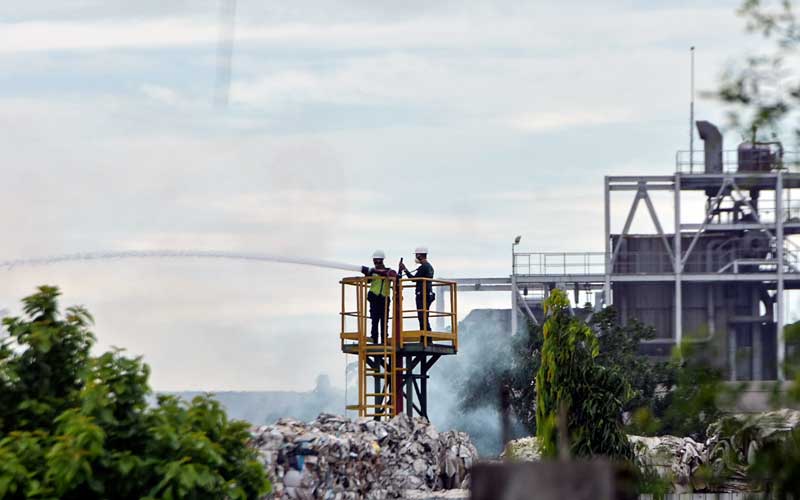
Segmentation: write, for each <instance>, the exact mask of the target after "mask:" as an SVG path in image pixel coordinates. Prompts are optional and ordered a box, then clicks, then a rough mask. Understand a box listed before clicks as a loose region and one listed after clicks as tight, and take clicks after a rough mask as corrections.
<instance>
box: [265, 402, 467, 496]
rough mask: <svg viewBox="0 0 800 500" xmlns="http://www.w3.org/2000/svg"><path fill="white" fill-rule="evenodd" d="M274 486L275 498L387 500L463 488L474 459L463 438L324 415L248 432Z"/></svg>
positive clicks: (414, 425)
mask: <svg viewBox="0 0 800 500" xmlns="http://www.w3.org/2000/svg"><path fill="white" fill-rule="evenodd" d="M253 434H254V437H253V445H254V446H255V447H257V448H258V449H259V451H260V452H261V457H262V460H263V462H264V464H265V466H266V467H267V469H268V470H269V473H270V478H271V479H272V481H273V493H272V498H297V499H317V498H325V499H336V500H346V499H356V498H367V499H375V500H377V499H384V498H399V497H401V496H403V495H404V492H405V491H406V490H416V491H439V490H443V489H447V488H459V487H463V488H466V487H467V485H468V483H469V469H470V467H471V466H472V464H473V462H475V460H476V459H477V456H478V453H477V451H476V450H475V447H474V446H473V445H472V443H471V442H470V439H469V436H467V434H465V433H463V432H455V431H448V432H437V430H436V429H435V428H434V427H433V426H432V425H431V424H430V423H428V422H427V421H426V420H424V419H421V418H414V419H412V418H409V417H407V416H405V415H401V416H397V417H395V418H394V419H392V420H389V421H383V422H376V421H374V420H366V419H362V420H355V421H354V420H350V419H347V418H343V417H338V416H334V415H328V414H322V415H320V416H319V417H318V418H317V419H316V420H314V421H312V422H309V423H304V422H298V421H296V420H291V419H281V420H279V421H278V422H277V423H275V424H274V425H268V426H262V427H258V428H256V429H254V431H253Z"/></svg>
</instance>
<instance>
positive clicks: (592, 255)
mask: <svg viewBox="0 0 800 500" xmlns="http://www.w3.org/2000/svg"><path fill="white" fill-rule="evenodd" d="M605 269H606V254H605V253H604V252H530V253H515V254H514V274H516V275H518V276H525V275H528V276H532V275H538V276H566V275H570V274H603V273H604V272H605Z"/></svg>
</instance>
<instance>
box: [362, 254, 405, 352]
mask: <svg viewBox="0 0 800 500" xmlns="http://www.w3.org/2000/svg"><path fill="white" fill-rule="evenodd" d="M385 258H386V254H385V253H384V252H383V250H375V252H374V253H373V254H372V265H373V267H366V266H363V267H362V268H361V272H362V273H364V275H365V276H375V279H373V280H372V281H371V282H370V284H369V292H368V293H367V302H369V317H370V320H372V330H371V332H370V333H371V336H372V343H373V344H377V343H378V332H379V331H380V343H381V344H382V343H383V342H384V341H385V339H386V312H387V311H388V310H389V304H390V303H391V301H392V300H391V298H390V296H391V293H392V284H393V283H394V280H395V279H396V278H397V272H395V271H394V270H392V269H390V268H388V267H386V265H385V264H384V263H383V261H384V259H385ZM381 278H384V279H381Z"/></svg>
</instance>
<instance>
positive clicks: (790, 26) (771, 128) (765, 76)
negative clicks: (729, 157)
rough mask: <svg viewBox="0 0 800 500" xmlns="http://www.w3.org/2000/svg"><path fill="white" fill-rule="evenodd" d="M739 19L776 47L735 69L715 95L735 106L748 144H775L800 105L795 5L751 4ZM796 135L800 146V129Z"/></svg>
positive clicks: (781, 0) (735, 119)
mask: <svg viewBox="0 0 800 500" xmlns="http://www.w3.org/2000/svg"><path fill="white" fill-rule="evenodd" d="M739 14H740V15H741V16H742V17H744V18H745V20H746V23H747V29H748V31H750V32H752V33H757V34H760V35H761V36H762V37H764V38H765V39H767V40H771V41H773V42H774V45H773V47H772V48H771V49H770V50H762V51H761V52H759V53H752V54H747V55H745V56H744V57H743V58H742V60H741V62H736V63H733V64H731V66H730V67H729V68H728V69H727V70H726V71H725V73H724V74H723V77H722V81H721V84H720V87H719V89H717V90H716V91H715V92H713V95H714V96H715V97H717V98H718V99H719V100H721V101H722V102H724V103H726V104H727V105H728V106H729V113H728V115H729V121H730V123H731V125H732V126H734V127H735V128H738V129H739V130H741V131H742V133H743V135H745V139H747V140H763V139H775V138H777V136H778V134H779V132H780V129H781V125H782V124H783V123H784V122H785V121H786V120H787V119H789V118H790V117H791V116H792V113H793V112H795V111H796V110H797V108H798V105H800V74H798V73H797V70H796V68H797V62H798V61H797V58H798V55H799V54H798V48H800V24H798V20H797V15H796V13H795V10H794V8H793V5H792V2H791V1H789V0H745V1H744V2H742V5H741V7H740V9H739ZM793 129H794V133H795V138H796V139H797V140H800V123H795V125H794V127H793ZM765 132H768V133H769V135H767V136H765Z"/></svg>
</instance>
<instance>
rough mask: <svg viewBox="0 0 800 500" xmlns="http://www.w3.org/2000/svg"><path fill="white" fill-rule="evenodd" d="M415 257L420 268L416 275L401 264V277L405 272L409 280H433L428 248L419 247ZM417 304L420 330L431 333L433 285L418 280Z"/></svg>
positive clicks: (416, 290) (415, 289)
mask: <svg viewBox="0 0 800 500" xmlns="http://www.w3.org/2000/svg"><path fill="white" fill-rule="evenodd" d="M414 257H415V259H414V260H415V261H416V263H417V264H419V267H418V268H417V270H416V271H414V274H411V271H409V270H408V268H407V267H406V266H405V265H404V264H403V263H402V261H401V262H400V269H399V271H400V276H401V277H402V276H403V271H405V272H406V275H407V276H408V277H409V278H427V279H433V266H432V265H431V263H430V262H428V247H417V248H416V249H415V250H414ZM414 291H415V295H416V302H417V318H418V319H419V329H420V330H421V331H431V322H430V321H428V312H429V311H430V310H431V304H432V303H433V301H434V300H436V294H435V293H433V283H431V282H430V281H425V280H424V279H418V280H417V282H416V284H415V287H414Z"/></svg>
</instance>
